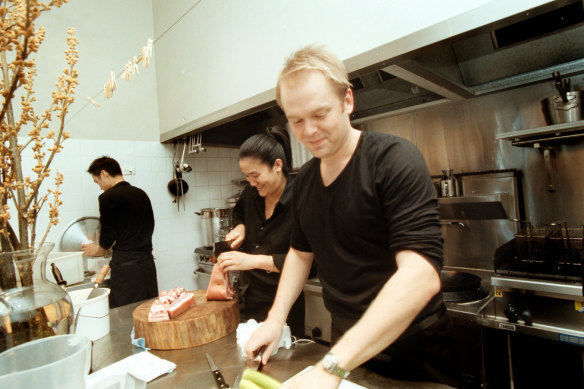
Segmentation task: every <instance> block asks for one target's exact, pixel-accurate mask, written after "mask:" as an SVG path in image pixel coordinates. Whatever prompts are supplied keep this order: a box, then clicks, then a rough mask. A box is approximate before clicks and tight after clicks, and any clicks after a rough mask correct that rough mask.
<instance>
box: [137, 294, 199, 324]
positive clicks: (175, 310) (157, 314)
mask: <svg viewBox="0 0 584 389" xmlns="http://www.w3.org/2000/svg"><path fill="white" fill-rule="evenodd" d="M194 302H195V295H194V294H192V293H187V292H185V289H184V288H180V287H178V286H177V287H174V288H172V289H170V290H168V291H166V290H161V291H160V293H159V294H158V298H157V299H156V300H154V301H153V302H152V305H151V306H150V312H148V321H150V322H155V321H165V320H170V319H173V318H175V317H177V316H178V315H180V314H181V313H183V312H184V311H186V310H187V309H189V308H190V307H191V306H192V305H193V304H194Z"/></svg>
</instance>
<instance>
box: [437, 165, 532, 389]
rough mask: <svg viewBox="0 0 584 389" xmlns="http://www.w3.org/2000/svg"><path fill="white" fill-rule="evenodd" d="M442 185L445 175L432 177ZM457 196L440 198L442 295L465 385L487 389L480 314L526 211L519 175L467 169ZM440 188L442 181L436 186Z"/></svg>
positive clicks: (489, 299) (490, 297)
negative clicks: (500, 252)
mask: <svg viewBox="0 0 584 389" xmlns="http://www.w3.org/2000/svg"><path fill="white" fill-rule="evenodd" d="M433 178H434V179H435V180H436V181H435V182H436V183H437V184H438V180H439V179H440V178H441V176H434V177H433ZM455 179H456V180H457V185H458V188H459V193H458V196H455V197H439V198H438V203H439V212H440V223H441V224H442V227H441V230H442V236H443V238H444V267H443V270H442V272H441V275H440V279H441V282H442V293H443V295H444V301H445V303H446V308H447V309H448V313H449V316H450V319H451V322H452V326H453V329H454V331H453V332H454V342H455V344H456V347H457V349H458V354H459V356H460V362H461V368H462V372H463V379H464V388H484V387H487V386H488V385H487V378H486V377H487V375H486V370H485V369H486V366H488V363H487V361H486V357H485V353H484V344H485V342H484V338H483V337H484V327H483V323H482V320H481V317H482V315H483V314H484V313H485V312H487V311H489V309H492V304H493V300H494V298H495V296H494V290H493V287H492V285H491V279H492V277H493V276H494V264H493V258H494V255H495V251H496V249H497V247H498V246H499V245H501V244H502V243H504V242H506V241H508V240H509V239H512V238H513V237H514V235H515V234H516V233H517V231H518V226H517V223H515V222H513V221H511V220H510V219H519V218H520V217H521V215H522V211H521V196H520V191H519V188H520V173H519V172H518V171H516V170H513V169H509V170H497V171H488V172H469V173H462V174H457V175H456V176H455ZM437 186H438V185H437Z"/></svg>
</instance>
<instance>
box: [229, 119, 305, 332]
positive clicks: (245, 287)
mask: <svg viewBox="0 0 584 389" xmlns="http://www.w3.org/2000/svg"><path fill="white" fill-rule="evenodd" d="M291 166H292V161H291V151H290V138H289V135H288V132H287V131H286V130H284V129H281V128H279V127H275V128H272V129H269V130H268V133H267V134H259V135H254V136H252V137H250V138H248V139H247V140H246V141H245V142H244V143H243V144H242V145H241V148H240V150H239V167H240V168H241V171H242V173H243V174H244V175H245V178H246V179H247V181H248V183H249V185H247V186H246V187H245V189H244V190H243V192H242V194H241V196H240V198H239V200H238V202H237V204H236V205H235V208H234V209H233V225H234V226H235V227H234V228H233V229H232V230H231V231H230V232H229V233H228V234H227V235H226V236H225V240H233V242H232V243H231V248H232V249H233V250H234V251H228V252H224V253H222V254H221V255H219V258H218V259H217V263H218V265H219V266H220V267H221V269H222V270H223V271H237V270H239V271H241V273H240V278H239V280H240V282H239V299H240V313H241V320H242V321H247V320H249V319H255V320H257V321H264V320H265V319H266V317H267V314H268V311H269V310H270V307H271V306H272V303H273V302H274V297H275V296H276V290H277V288H278V281H279V280H280V272H281V271H282V268H283V267H284V259H285V257H286V253H287V252H288V249H289V247H290V231H291V229H292V224H293V218H292V182H293V179H292V177H290V175H289V172H290V167H291ZM287 324H288V326H290V330H291V332H292V334H293V335H295V336H304V296H303V295H302V294H301V295H300V297H299V298H298V300H296V303H295V304H294V306H293V307H292V310H291V311H290V314H289V315H288V320H287Z"/></svg>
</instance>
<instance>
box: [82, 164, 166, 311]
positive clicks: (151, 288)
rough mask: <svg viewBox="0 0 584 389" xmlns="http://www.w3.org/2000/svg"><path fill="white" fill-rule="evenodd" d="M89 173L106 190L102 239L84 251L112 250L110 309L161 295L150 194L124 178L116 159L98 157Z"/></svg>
mask: <svg viewBox="0 0 584 389" xmlns="http://www.w3.org/2000/svg"><path fill="white" fill-rule="evenodd" d="M87 172H88V173H89V174H91V177H92V178H93V182H95V183H96V184H97V185H99V187H100V188H101V189H102V190H103V193H102V194H101V195H100V196H99V198H98V201H99V219H100V224H101V230H100V235H99V242H98V243H90V244H84V245H83V246H82V250H83V253H84V254H85V255H87V256H92V257H98V256H103V255H104V254H105V253H106V251H107V250H109V249H112V259H111V262H110V267H111V276H110V280H109V283H108V286H109V287H110V289H111V292H110V295H109V303H110V308H115V307H118V306H121V305H126V304H130V303H133V302H137V301H142V300H146V299H150V298H154V297H156V296H158V282H157V279H156V266H155V264H154V257H153V256H152V233H153V232H154V213H153V211H152V204H151V203H150V199H149V198H148V195H147V194H146V193H145V192H144V191H143V190H142V189H140V188H136V187H135V186H132V185H130V183H128V182H127V181H125V180H124V177H123V175H122V169H121V168H120V164H119V163H118V162H117V161H116V160H115V159H113V158H110V157H107V156H104V157H100V158H97V159H96V160H94V161H93V162H92V163H91V165H89V168H88V169H87Z"/></svg>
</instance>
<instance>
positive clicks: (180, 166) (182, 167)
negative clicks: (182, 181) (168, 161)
mask: <svg viewBox="0 0 584 389" xmlns="http://www.w3.org/2000/svg"><path fill="white" fill-rule="evenodd" d="M186 149H187V141H186V140H184V141H183V151H182V156H181V158H180V163H177V167H176V170H177V172H179V173H188V172H190V171H191V170H193V168H192V167H191V166H190V165H189V164H188V163H185V151H186Z"/></svg>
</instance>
